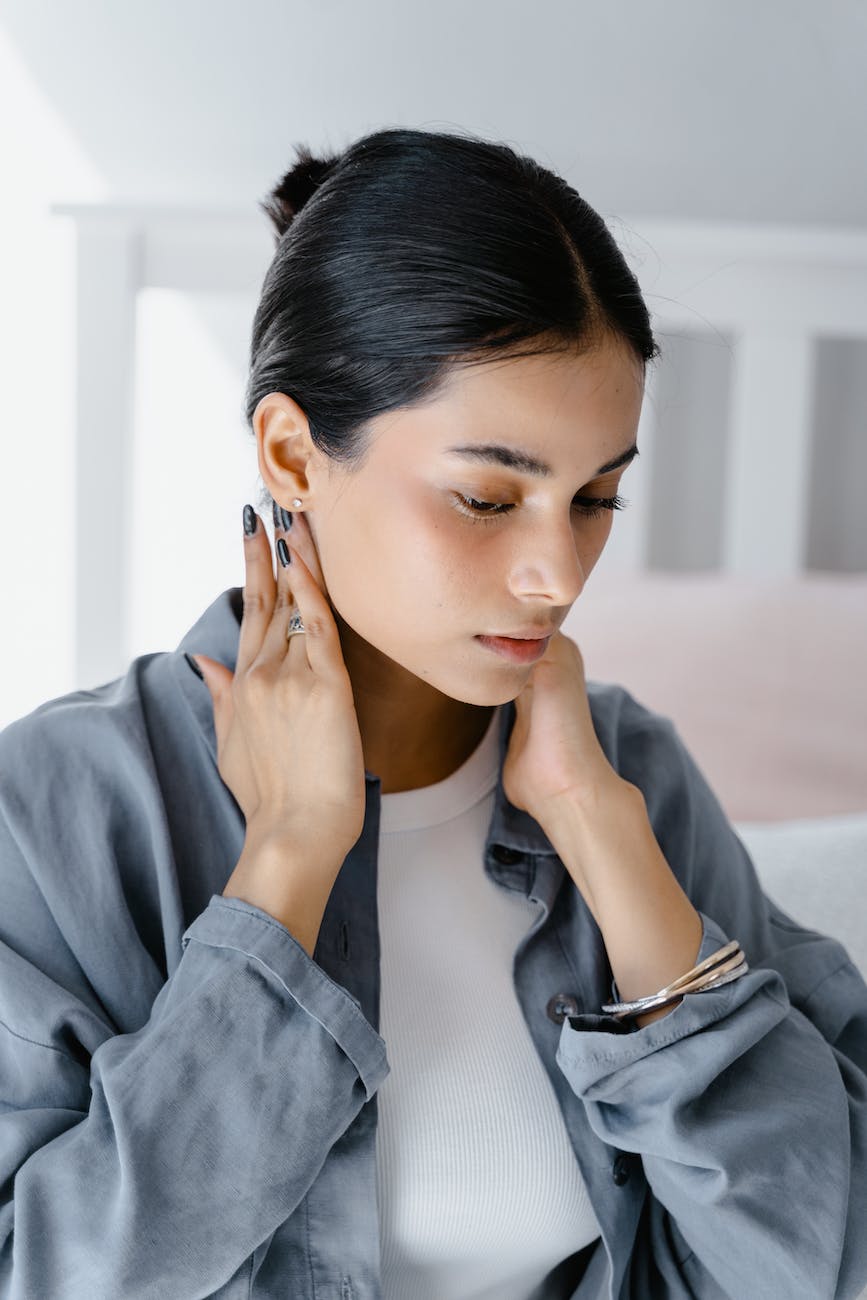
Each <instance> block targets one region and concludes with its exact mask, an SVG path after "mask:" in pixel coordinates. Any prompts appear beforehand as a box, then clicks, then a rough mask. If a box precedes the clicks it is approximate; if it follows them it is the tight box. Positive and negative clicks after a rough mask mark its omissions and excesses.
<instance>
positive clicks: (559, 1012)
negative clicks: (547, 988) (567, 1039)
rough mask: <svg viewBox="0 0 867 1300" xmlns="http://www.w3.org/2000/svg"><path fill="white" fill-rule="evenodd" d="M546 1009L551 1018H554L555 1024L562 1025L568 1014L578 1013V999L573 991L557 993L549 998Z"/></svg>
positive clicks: (575, 1014) (574, 1014)
mask: <svg viewBox="0 0 867 1300" xmlns="http://www.w3.org/2000/svg"><path fill="white" fill-rule="evenodd" d="M546 1010H547V1012H548V1018H549V1020H553V1021H554V1024H555V1025H562V1023H563V1021H564V1020H565V1019H566V1017H567V1016H577V1015H578V1000H577V998H573V997H572V995H571V993H555V994H554V996H553V997H552V998H549V999H548V1006H547V1008H546Z"/></svg>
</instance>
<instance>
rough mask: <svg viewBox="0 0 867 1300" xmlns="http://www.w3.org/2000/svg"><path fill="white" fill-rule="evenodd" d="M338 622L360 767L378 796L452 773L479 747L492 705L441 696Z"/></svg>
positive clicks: (428, 783) (344, 624) (435, 781)
mask: <svg viewBox="0 0 867 1300" xmlns="http://www.w3.org/2000/svg"><path fill="white" fill-rule="evenodd" d="M337 625H338V628H339V631H340V642H341V648H342V650H343V660H344V663H345V664H346V669H347V672H348V673H349V680H350V682H351V683H352V693H353V697H354V701H355V712H356V715H357V717H358V727H359V730H360V732H361V745H362V750H363V752H364V766H365V768H366V769H367V771H368V772H370V773H372V774H373V775H374V776H378V777H379V779H380V781H381V782H382V794H399V793H400V792H401V791H404V790H418V789H421V788H422V787H423V786H428V785H435V784H436V783H437V782H438V781H444V780H445V779H446V777H448V776H451V775H452V773H453V772H456V771H457V769H458V768H459V767H461V766H462V764H463V763H465V762H466V761H467V759H468V758H469V757H470V755H471V754H472V753H473V752H474V750H475V749H477V748H478V746H479V744H480V742H481V740H482V738H483V737H484V735H485V732H486V731H487V729H488V726H489V724H490V721H491V717H492V715H493V712H494V707H495V706H494V705H478V704H467V703H466V702H465V701H463V700H454V699H452V698H451V696H448V695H443V694H442V692H441V691H437V690H436V689H435V688H434V687H432V686H429V685H427V683H425V682H423V681H421V679H420V678H418V677H416V676H415V674H414V673H410V672H408V671H407V670H406V669H405V668H402V667H401V666H400V664H396V663H395V662H394V660H392V659H388V658H387V656H385V655H383V654H381V653H380V652H379V651H377V650H375V649H374V648H373V647H372V646H371V645H370V644H369V643H368V642H367V641H364V640H363V639H362V638H361V637H359V636H357V634H356V633H355V632H354V631H353V630H352V628H350V627H348V625H347V624H346V623H344V622H343V620H342V619H340V618H339V617H338V618H337Z"/></svg>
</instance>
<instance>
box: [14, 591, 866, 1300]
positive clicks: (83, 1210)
mask: <svg viewBox="0 0 867 1300" xmlns="http://www.w3.org/2000/svg"><path fill="white" fill-rule="evenodd" d="M240 602H241V589H240V588H231V589H229V590H228V591H225V592H223V593H222V594H221V595H220V596H219V597H218V598H217V599H216V600H215V601H214V602H213V604H211V605H210V606H209V608H208V609H207V610H206V611H205V612H204V614H203V615H202V616H201V618H200V619H199V620H198V622H197V623H196V624H195V625H194V626H193V627H192V628H191V629H190V631H189V632H188V633H187V634H186V635H185V636H184V638H183V640H182V642H181V644H180V647H179V648H178V650H176V651H175V652H172V653H169V652H163V653H156V654H147V655H142V656H140V657H139V658H137V659H135V660H134V661H133V662H132V664H131V665H130V667H129V669H128V671H127V672H126V674H125V675H124V676H122V677H120V678H118V679H117V680H115V681H112V682H109V683H106V684H105V685H101V686H99V687H97V688H96V689H94V690H80V691H73V692H71V693H70V694H68V695H64V696H61V697H59V698H57V699H53V700H49V701H48V702H47V703H45V704H43V705H41V706H40V707H39V708H37V709H35V710H34V711H33V712H32V713H30V714H28V715H26V716H24V717H22V718H19V719H17V720H16V721H14V722H12V723H11V724H9V725H8V726H7V727H6V728H5V729H4V731H3V732H2V734H0V1099H2V1106H0V1188H2V1191H0V1295H2V1296H3V1297H4V1298H6V1300H118V1298H119V1297H136V1298H137V1300H138V1298H140V1300H194V1297H195V1298H196V1300H198V1297H207V1296H220V1297H233V1298H236V1300H241V1298H242V1297H243V1298H244V1300H250V1298H254V1300H265V1298H273V1300H277V1297H281V1298H284V1297H291V1298H292V1300H376V1298H377V1297H380V1295H381V1290H380V1274H379V1227H378V1219H377V1204H376V1194H375V1164H374V1161H375V1136H376V1134H375V1129H376V1122H377V1121H376V1117H377V1096H376V1093H377V1089H378V1087H379V1085H380V1084H381V1083H382V1081H383V1080H384V1079H385V1077H386V1076H387V1074H388V1072H389V1068H390V1067H389V1064H388V1060H387V1057H386V1047H387V1044H386V1043H385V1042H384V1041H383V1039H382V1038H381V1036H380V1035H379V1033H378V1023H379V1017H378V1011H379V987H380V986H379V979H380V973H379V940H378V929H377V906H376V871H377V845H378V819H379V808H380V802H379V801H380V793H381V786H380V781H379V779H378V778H377V777H375V776H373V775H371V774H370V773H367V775H366V790H367V808H366V817H365V823H364V830H363V832H362V834H361V837H360V838H359V840H358V842H357V844H356V845H355V847H354V848H353V849H352V851H351V853H350V854H349V855H348V857H347V858H346V860H345V862H344V864H343V867H342V868H341V871H340V875H339V876H338V879H337V882H336V884H335V886H334V890H333V892H332V895H331V898H330V901H329V903H328V907H327V909H326V912H325V916H324V919H323V923H322V928H321V931H320V934H319V941H318V944H317V946H316V950H315V953H314V957H313V958H312V959H311V958H310V957H309V956H308V954H307V953H306V951H305V950H304V949H303V948H302V947H301V946H300V944H299V943H298V942H297V941H296V940H295V939H294V938H293V937H292V935H291V934H290V933H289V931H288V930H287V929H286V928H285V927H284V926H282V925H281V924H280V923H279V922H278V921H276V920H275V919H274V918H272V917H271V916H269V915H268V914H267V913H265V912H264V911H262V910H260V909H258V908H256V907H254V906H252V905H250V904H248V903H245V902H242V901H240V900H238V899H226V898H223V897H222V890H223V888H224V886H225V883H226V881H227V879H228V877H229V875H230V874H231V872H232V870H233V868H234V865H235V863H236V861H237V859H238V856H239V855H240V852H241V848H242V845H243V842H244V819H243V816H242V814H241V812H240V809H239V808H238V805H237V804H236V802H235V800H234V798H233V797H232V795H231V793H230V791H229V790H228V788H227V787H226V785H224V783H223V782H222V780H221V779H220V776H219V773H218V771H217V766H216V741H215V735H214V726H213V713H212V707H211V701H210V696H209V693H208V690H207V687H206V686H205V684H204V683H203V682H201V681H200V680H199V679H198V678H196V677H195V676H194V675H193V673H192V672H191V671H190V669H189V667H188V665H187V663H186V662H185V660H184V658H183V656H182V653H181V651H182V650H191V651H202V652H203V653H206V654H208V655H210V656H212V657H213V658H215V659H217V660H219V661H220V662H222V663H224V664H226V665H228V666H229V667H230V668H232V669H233V668H234V666H235V661H236V654H237V645H238V632H239V622H240V617H241V603H240ZM587 689H588V697H589V700H590V706H591V710H592V716H593V722H594V726H595V729H596V732H597V735H598V737H599V741H600V743H601V745H602V748H603V749H604V751H605V753H606V755H607V757H608V759H609V761H610V762H611V763H612V765H613V767H614V768H615V769H616V770H617V771H618V772H619V773H620V774H621V775H622V776H623V777H624V778H625V779H626V780H628V781H630V782H632V783H633V784H635V785H637V786H638V787H640V789H641V790H642V791H643V793H644V796H645V800H646V804H647V810H648V814H649V817H650V820H651V822H652V825H653V828H654V831H655V834H656V836H657V839H658V841H659V844H660V847H661V849H662V851H663V853H664V854H665V857H666V860H667V861H668V863H669V864H670V866H671V868H672V870H673V871H674V873H675V875H676V876H677V878H678V880H679V881H680V883H681V884H682V886H683V888H684V889H685V891H686V893H687V895H688V896H689V898H690V899H691V900H692V902H693V904H694V906H695V907H696V909H697V910H698V911H699V913H700V915H701V919H702V924H703V938H702V944H701V949H700V952H699V959H701V958H704V957H706V956H708V955H709V954H710V953H711V952H713V951H714V950H715V949H717V948H718V947H720V946H721V945H722V944H724V943H726V942H727V941H728V940H729V939H733V938H736V939H738V940H739V941H740V943H741V946H742V948H743V950H744V953H745V954H746V957H747V960H748V961H749V963H750V967H751V969H750V971H749V972H748V973H747V974H746V975H745V976H743V977H742V978H741V979H738V980H736V981H734V982H733V983H731V984H728V985H725V986H723V987H721V988H719V989H717V990H713V991H711V992H706V993H693V994H687V995H686V997H685V998H684V1000H683V1001H682V1003H681V1004H680V1005H679V1006H678V1007H677V1008H676V1009H675V1010H674V1011H672V1012H670V1013H669V1015H667V1016H664V1017H663V1018H662V1019H660V1020H657V1021H655V1022H654V1023H652V1024H649V1025H646V1026H645V1027H644V1028H642V1029H637V1028H636V1027H635V1026H634V1022H633V1023H632V1025H631V1027H630V1026H628V1025H627V1024H626V1023H624V1022H621V1021H618V1020H616V1019H614V1018H613V1017H611V1016H608V1015H605V1014H602V1013H601V1011H600V1007H601V1005H602V1003H603V1002H607V1001H609V1000H610V998H611V994H612V972H611V968H610V965H609V963H608V960H607V956H606V952H605V948H604V945H603V943H602V937H601V934H600V931H599V929H598V927H597V926H596V924H595V922H594V920H593V918H592V916H591V914H590V912H589V910H588V908H587V906H586V904H585V903H584V901H583V898H582V897H581V894H580V892H579V891H578V889H577V888H576V887H575V886H574V884H573V883H572V881H571V878H570V877H569V876H568V874H567V873H566V871H565V868H564V866H563V863H562V862H561V861H560V859H559V858H558V856H557V854H556V853H555V851H554V849H553V848H552V846H551V844H550V842H549V840H548V839H547V838H546V836H545V835H544V834H543V832H542V830H541V828H540V826H539V825H538V823H537V822H535V821H534V820H533V819H532V818H531V817H530V816H528V815H527V814H526V813H524V812H522V811H520V810H518V809H516V808H514V807H513V806H512V805H510V804H509V802H508V801H507V799H506V798H505V795H504V793H503V789H502V779H501V778H500V781H499V782H498V786H497V791H496V801H495V810H494V813H493V816H492V818H491V823H490V827H489V831H488V835H487V839H486V844H485V851H484V870H485V872H486V873H487V875H488V876H489V878H490V879H491V880H492V881H493V882H494V883H496V884H497V885H498V886H499V887H500V888H502V889H505V890H513V891H517V892H518V893H519V894H521V895H523V896H525V897H526V898H528V899H530V900H531V901H532V902H533V903H534V904H535V906H536V907H537V908H538V916H537V919H536V920H535V922H534V923H533V925H532V926H531V928H530V929H529V931H528V933H527V935H526V936H525V938H524V939H523V940H522V942H521V943H520V945H519V947H518V949H517V952H516V954H515V960H514V969H513V978H514V988H515V996H516V998H517V1000H518V1002H519V1004H520V1007H521V1010H522V1013H523V1015H524V1017H525V1020H526V1023H527V1026H528V1029H529V1031H530V1035H531V1037H532V1040H533V1043H534V1045H535V1047H536V1049H537V1050H538V1053H539V1057H540V1059H541V1061H542V1062H543V1064H544V1067H545V1069H546V1071H547V1073H548V1075H549V1077H550V1080H551V1083H552V1086H553V1089H554V1092H555V1094H556V1097H557V1100H558V1102H559V1104H560V1106H561V1108H562V1113H563V1117H564V1121H565V1125H566V1129H567V1132H568V1135H569V1138H570V1141H571V1143H572V1146H573V1148H574V1152H575V1159H576V1160H577V1161H578V1163H579V1165H580V1168H581V1172H582V1174H583V1176H584V1179H585V1181H586V1184H587V1188H588V1192H589V1195H590V1198H591V1200H592V1203H593V1206H594V1209H595V1211H596V1214H597V1217H598V1220H599V1224H600V1228H601V1238H600V1239H599V1240H597V1241H596V1242H594V1243H591V1245H590V1246H588V1247H586V1248H585V1249H584V1250H582V1251H570V1244H569V1242H568V1241H564V1242H563V1262H562V1264H561V1265H560V1266H558V1268H556V1269H555V1270H553V1271H552V1272H551V1273H550V1274H549V1276H548V1278H547V1279H546V1282H545V1283H544V1284H543V1285H542V1286H541V1287H540V1288H538V1289H537V1291H536V1292H534V1295H533V1297H532V1298H531V1300H567V1298H571V1300H622V1298H624V1297H638V1298H647V1300H675V1298H678V1300H680V1298H681V1297H692V1296H697V1297H701V1298H702V1300H705V1298H706V1300H717V1297H730V1298H732V1300H755V1298H756V1297H761V1298H762V1300H801V1298H803V1300H832V1297H839V1298H840V1300H846V1298H847V1297H854V1296H856V1295H857V1293H858V1291H859V1290H860V1288H861V1287H862V1286H863V1285H864V1283H865V1282H867V986H865V984H864V981H863V980H862V978H861V977H860V975H859V973H858V971H857V970H856V968H855V967H854V966H853V964H852V962H851V960H850V959H849V956H848V954H847V952H846V950H845V948H843V947H842V946H841V945H840V944H839V943H838V942H836V941H835V940H834V939H831V938H828V937H825V936H824V935H821V934H818V933H816V932H814V931H812V930H809V929H805V928H804V927H803V926H801V925H799V924H796V923H795V921H793V920H792V919H791V918H790V917H788V916H786V915H785V914H784V913H783V912H781V911H780V910H779V909H778V908H777V907H776V906H775V905H774V904H773V903H772V902H771V901H770V900H769V899H768V898H767V897H766V896H765V895H764V894H763V893H762V890H761V888H760V886H759V883H758V879H757V876H756V872H755V869H754V867H753V864H752V862H751V860H750V858H749V856H748V854H747V852H746V850H745V848H744V846H743V844H742V843H741V841H740V840H739V839H738V837H737V835H736V834H735V832H734V831H733V829H732V827H731V824H730V823H729V822H728V820H727V819H726V816H725V814H724V813H723V811H722V808H721V807H720V804H719V802H718V801H717V799H716V798H715V796H714V794H713V793H712V791H711V790H710V788H709V787H708V785H707V783H706V781H705V780H704V778H703V776H702V774H701V772H700V771H699V769H698V767H697V766H696V764H695V762H694V761H693V760H692V758H691V757H690V755H689V753H688V752H687V750H686V749H685V747H684V745H683V742H682V741H681V740H680V738H679V736H678V734H677V732H676V730H675V728H674V726H673V725H672V723H671V721H670V720H669V719H667V718H665V717H663V716H661V715H659V714H656V713H654V712H652V711H651V710H649V709H647V708H646V707H644V706H643V705H641V704H640V703H639V702H638V701H636V700H635V699H634V698H633V696H632V695H630V694H629V692H628V691H626V690H625V689H623V688H622V687H621V686H618V685H612V684H606V683H599V682H593V681H591V682H588V685H587ZM513 722H514V705H513V704H512V703H509V704H508V705H507V706H506V707H505V708H504V709H503V712H502V730H501V733H500V766H501V769H502V760H503V756H504V754H505V748H506V744H507V740H508V735H509V731H510V729H511V726H512V724H513ZM821 867H822V864H821V863H820V862H817V864H816V869H817V871H821ZM423 923H424V921H423V918H419V924H423ZM442 938H443V961H444V962H446V961H448V935H443V936H442ZM420 1011H421V1013H422V1014H423V1008H420ZM491 1101H492V1104H494V1105H496V1104H498V1101H497V1099H496V1098H492V1099H491Z"/></svg>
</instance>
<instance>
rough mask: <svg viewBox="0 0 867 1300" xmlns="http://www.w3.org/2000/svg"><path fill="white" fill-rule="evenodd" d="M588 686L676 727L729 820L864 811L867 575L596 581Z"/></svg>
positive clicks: (568, 626)
mask: <svg viewBox="0 0 867 1300" xmlns="http://www.w3.org/2000/svg"><path fill="white" fill-rule="evenodd" d="M563 631H564V632H565V633H566V634H567V635H568V636H570V637H572V639H573V640H574V641H576V642H577V644H578V646H579V647H580V649H581V652H582V654H583V656H584V663H585V668H586V673H587V677H588V678H592V679H596V680H598V681H609V682H618V683H620V684H621V685H623V686H625V687H626V689H627V690H629V691H630V692H631V693H632V694H633V695H634V696H635V697H636V699H638V700H640V701H641V703H642V704H646V705H647V706H648V707H649V708H651V709H654V710H655V711H657V712H659V713H663V714H665V715H666V716H668V717H670V718H671V719H672V721H673V722H674V724H675V726H676V727H677V729H678V731H679V733H680V735H681V737H682V738H683V740H684V742H685V744H686V745H687V748H688V749H689V750H690V752H691V754H692V756H693V758H694V759H695V760H696V762H697V763H698V765H699V767H700V768H701V769H702V771H703V773H704V775H705V777H706V778H707V780H708V782H709V783H710V785H711V787H712V788H713V790H714V792H715V793H716V795H717V798H718V799H719V801H720V803H721V804H722V806H723V808H724V809H725V811H726V814H727V815H728V817H729V819H730V820H732V821H735V820H744V821H777V820H786V819H790V818H804V817H820V816H824V815H829V814H836V813H849V812H861V811H867V575H864V574H837V573H824V572H808V573H806V574H802V575H800V576H798V577H795V578H751V577H733V576H730V575H725V574H718V573H700V574H697V573H690V574H671V573H652V572H651V573H647V574H644V575H641V576H635V577H632V576H625V575H616V576H615V575H608V574H605V573H603V572H601V571H600V572H598V573H596V574H593V575H591V577H590V580H589V582H588V584H587V586H586V587H585V589H584V591H583V593H582V595H581V596H580V598H579V599H578V601H577V602H576V603H575V605H574V606H573V608H572V610H571V612H570V614H569V617H568V618H567V620H566V622H565V623H564V625H563Z"/></svg>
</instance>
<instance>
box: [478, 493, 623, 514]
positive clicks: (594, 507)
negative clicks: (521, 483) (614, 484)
mask: <svg viewBox="0 0 867 1300" xmlns="http://www.w3.org/2000/svg"><path fill="white" fill-rule="evenodd" d="M454 495H455V497H456V498H457V501H458V502H459V503H460V504H459V505H458V507H457V509H458V510H459V512H460V513H461V514H462V515H465V516H466V517H467V518H468V519H473V520H477V521H478V520H481V519H487V520H490V519H495V518H496V517H497V516H498V515H504V514H507V513H508V512H509V511H510V510H514V508H515V507H514V505H512V504H502V505H500V504H496V503H494V502H492V501H477V500H476V499H475V498H474V497H465V496H463V495H462V494H461V493H460V492H456V493H455V494H454ZM628 505H629V502H628V501H626V500H624V498H623V497H619V496H614V497H575V499H574V501H573V502H572V509H573V510H577V511H578V513H579V514H580V515H581V516H582V517H583V518H584V519H597V518H599V516H601V515H603V514H605V512H606V511H607V510H625V509H626V507H627V506H628Z"/></svg>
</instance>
